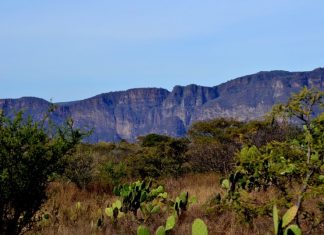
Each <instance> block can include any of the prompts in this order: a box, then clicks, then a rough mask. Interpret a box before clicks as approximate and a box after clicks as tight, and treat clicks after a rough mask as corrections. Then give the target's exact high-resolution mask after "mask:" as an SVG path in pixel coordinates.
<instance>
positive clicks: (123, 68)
mask: <svg viewBox="0 0 324 235" xmlns="http://www.w3.org/2000/svg"><path fill="white" fill-rule="evenodd" d="M323 11H324V1H322V0H312V1H309V0H271V1H270V0H269V1H266V0H217V1H216V0H213V1H212V0H210V1H204V0H200V1H197V0H196V1H191V0H163V1H162V0H161V1H157V0H156V1H152V0H150V1H149V0H145V1H144V0H142V1H141V0H121V1H108V0H106V1H105V0H92V1H85V0H84V1H83V0H55V1H49V0H47V1H46V0H28V1H21V0H10V1H9V0H8V1H0V97H1V98H18V97H22V96H37V97H41V98H44V99H47V100H49V99H53V101H55V102H59V101H69V100H76V99H83V98H87V97H90V96H93V95H96V94H99V93H103V92H109V91H116V90H125V89H129V88H135V87H163V88H167V89H169V90H170V89H172V87H173V86H175V85H188V84H192V83H195V84H199V85H205V86H214V85H218V84H220V83H222V82H225V81H227V80H230V79H233V78H236V77H238V76H242V75H246V74H251V73H255V72H258V71H260V70H262V71H267V70H278V69H280V70H289V71H304V70H312V69H314V68H317V67H324V14H323Z"/></svg>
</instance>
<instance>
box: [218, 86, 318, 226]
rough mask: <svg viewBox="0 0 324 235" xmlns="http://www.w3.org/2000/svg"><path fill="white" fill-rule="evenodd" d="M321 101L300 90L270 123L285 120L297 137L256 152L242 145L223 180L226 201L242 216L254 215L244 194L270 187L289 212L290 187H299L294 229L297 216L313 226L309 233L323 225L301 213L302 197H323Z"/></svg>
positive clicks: (313, 92)
mask: <svg viewBox="0 0 324 235" xmlns="http://www.w3.org/2000/svg"><path fill="white" fill-rule="evenodd" d="M323 98H324V92H320V91H316V90H312V89H307V88H304V89H303V90H301V91H300V92H299V93H297V94H295V95H293V96H292V97H291V98H290V99H289V100H288V102H287V103H286V104H280V105H276V106H275V107H274V108H273V110H272V117H273V118H275V119H277V121H278V122H279V123H280V122H285V121H286V120H287V119H288V120H289V121H290V122H295V123H296V124H297V125H299V126H302V128H301V135H298V136H296V138H294V139H291V138H288V139H286V140H285V141H281V142H278V141H271V142H269V143H267V145H265V146H262V147H257V146H245V147H244V148H243V149H242V150H241V151H240V153H239V154H238V157H237V159H236V167H235V169H234V171H233V173H232V174H231V175H230V177H229V179H228V180H225V181H223V185H225V186H226V188H227V189H228V195H227V196H228V199H230V201H231V202H234V203H233V204H234V205H235V206H234V207H236V209H238V210H240V211H241V212H243V213H245V215H246V214H247V213H246V211H247V210H250V211H253V210H254V211H256V208H255V206H254V208H252V207H253V205H251V204H250V205H249V203H248V200H244V199H243V198H242V195H247V194H246V191H247V192H250V191H252V190H260V189H264V190H267V188H268V187H273V186H275V187H276V188H277V189H279V192H281V195H279V196H280V198H278V199H277V201H278V202H281V205H283V206H286V207H289V205H291V203H292V202H293V201H294V198H293V195H294V194H296V192H294V189H293V187H291V184H292V183H299V185H300V189H299V191H298V193H297V200H295V205H296V208H297V211H296V215H297V216H296V221H297V224H298V220H299V217H298V215H299V214H301V213H302V214H303V218H307V219H309V222H312V223H313V225H312V228H315V227H316V226H318V225H319V224H318V223H319V222H316V221H322V222H323V221H324V220H323V219H318V218H314V216H316V215H314V214H312V213H307V211H303V208H302V203H303V200H304V198H305V195H308V198H312V197H316V196H318V195H323V194H324V156H323V147H324V145H323V143H324V134H323V130H324V125H323V124H324V114H323V112H322V110H323ZM270 116H271V115H270ZM244 191H245V193H244ZM272 203H273V202H272ZM271 206H272V205H271V202H270V204H268V205H265V207H267V209H265V210H268V211H269V210H271ZM260 207H261V206H258V208H260ZM242 208H244V210H243V209H242ZM265 210H259V211H263V212H265ZM322 222H321V223H322ZM316 223H317V224H316Z"/></svg>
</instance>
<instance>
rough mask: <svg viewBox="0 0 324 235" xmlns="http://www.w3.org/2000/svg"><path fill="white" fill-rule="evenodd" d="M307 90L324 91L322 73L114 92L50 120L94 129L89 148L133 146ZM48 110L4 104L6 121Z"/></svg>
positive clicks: (33, 103) (251, 112)
mask: <svg viewBox="0 0 324 235" xmlns="http://www.w3.org/2000/svg"><path fill="white" fill-rule="evenodd" d="M304 86H307V87H316V88H317V89H320V90H324V69H322V68H319V69H316V70H313V71H310V72H286V71H271V72H259V73H257V74H253V75H248V76H244V77H240V78H237V79H234V80H231V81H229V82H226V83H223V84H221V85H219V86H215V87H202V86H197V85H188V86H184V87H183V86H176V87H174V88H173V90H172V91H171V92H169V91H167V90H165V89H158V88H143V89H131V90H127V91H120V92H110V93H105V94H101V95H97V96H94V97H92V98H89V99H85V100H80V101H74V102H67V103H58V104H57V106H58V109H57V110H56V111H55V113H54V114H53V115H52V118H53V119H54V120H55V121H57V122H62V121H63V120H65V119H66V118H68V117H71V118H72V119H73V120H74V123H75V126H76V127H80V128H83V129H84V128H87V129H93V130H94V132H93V134H92V136H90V137H89V139H88V141H90V142H98V141H118V140H120V139H126V140H130V141H132V140H135V139H136V137H137V136H140V135H145V134H148V133H160V134H167V135H172V136H183V135H184V134H185V133H186V131H187V129H188V128H189V126H190V125H191V124H192V123H193V122H195V121H198V120H208V119H212V118H216V117H233V118H236V119H239V120H248V119H253V118H257V117H260V116H262V115H264V114H265V113H266V112H268V111H269V110H270V109H271V107H272V105H274V104H275V103H279V102H286V101H287V99H288V98H289V97H290V95H291V93H295V92H298V91H299V90H300V89H301V88H303V87H304ZM49 106H50V103H49V102H47V101H45V100H42V99H38V98H32V97H24V98H20V99H2V100H0V109H2V110H3V111H4V112H5V113H6V114H7V115H9V116H13V115H14V113H15V112H16V111H19V110H24V111H25V112H26V114H29V115H32V117H33V118H34V119H36V120H39V119H41V118H42V117H43V116H44V113H45V112H46V111H47V109H48V108H49Z"/></svg>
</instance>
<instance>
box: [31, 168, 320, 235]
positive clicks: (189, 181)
mask: <svg viewBox="0 0 324 235" xmlns="http://www.w3.org/2000/svg"><path fill="white" fill-rule="evenodd" d="M219 182H220V176H219V175H218V174H216V173H208V174H207V173H206V174H188V175H185V176H182V177H179V178H177V179H176V178H165V179H162V180H160V183H161V184H162V185H164V186H165V188H166V191H167V192H168V193H169V196H170V198H175V197H176V196H177V195H178V194H179V193H180V192H182V191H188V192H189V195H195V196H196V197H197V203H195V204H193V205H192V206H191V207H189V209H188V211H186V212H185V214H184V215H183V216H182V217H181V218H180V219H179V220H178V222H177V225H176V227H175V228H174V230H173V231H172V233H171V234H191V224H192V222H193V221H194V219H195V218H201V219H203V220H204V221H205V223H206V224H207V226H208V231H209V234H227V235H234V234H260V235H261V234H273V222H272V218H271V217H270V216H260V217H258V218H255V219H254V220H253V222H252V223H250V224H248V223H244V222H242V219H241V218H240V217H239V216H238V215H237V214H236V213H234V212H231V211H230V210H228V211H217V210H215V209H213V208H210V206H209V205H208V202H210V201H211V200H212V199H213V197H215V195H216V194H217V193H221V194H222V193H224V190H223V189H222V188H220V184H219ZM100 191H101V192H100ZM275 194H276V192H275V191H274V190H269V191H268V192H266V193H264V192H258V193H252V194H251V197H252V198H255V203H258V202H260V201H267V200H271V198H272V197H274V196H275ZM48 195H49V200H48V201H47V202H46V203H45V204H44V206H43V208H42V210H41V211H42V212H41V213H44V214H48V215H49V219H47V220H45V219H42V220H40V222H38V223H37V226H35V227H34V228H33V230H32V231H30V232H28V234H50V235H51V234H53V235H54V234H62V235H65V234H66V235H67V234H78V235H86V234H136V229H137V227H138V226H139V225H140V224H141V222H142V220H141V219H140V218H141V215H140V214H139V219H138V218H137V219H136V218H135V217H134V216H133V214H130V213H128V214H127V215H126V216H125V217H123V218H121V219H120V220H119V221H118V223H117V224H116V225H115V224H113V223H112V221H111V220H110V218H108V217H107V216H106V215H105V213H104V208H105V207H106V206H108V205H111V203H112V202H113V201H114V200H115V199H116V197H115V196H113V195H112V194H110V193H105V192H102V190H98V188H95V187H93V188H92V189H90V190H80V189H78V188H77V187H75V186H74V185H73V184H72V183H59V182H55V183H52V184H51V185H50V187H49V189H48ZM320 200H322V201H323V200H324V198H323V197H322V198H318V199H316V200H315V201H320ZM312 205H315V203H314V201H309V202H308V203H307V204H305V207H311V206H312ZM41 213H40V214H41ZM167 216H168V215H167V213H159V214H156V215H154V216H152V217H151V218H149V219H148V220H147V221H146V222H145V224H146V225H147V226H149V228H150V230H151V232H152V234H154V231H155V229H156V228H157V227H159V226H160V225H162V224H164V223H165V220H166V217H167ZM99 218H100V220H102V221H101V223H102V226H101V227H100V228H97V222H98V219H99ZM323 232H324V228H323V227H322V228H320V229H318V230H317V231H315V230H314V231H312V234H323Z"/></svg>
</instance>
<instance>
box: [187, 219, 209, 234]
mask: <svg viewBox="0 0 324 235" xmlns="http://www.w3.org/2000/svg"><path fill="white" fill-rule="evenodd" d="M191 231H192V235H208V229H207V226H206V224H205V223H204V221H203V220H201V219H199V218H198V219H195V221H194V222H193V224H192V228H191Z"/></svg>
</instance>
